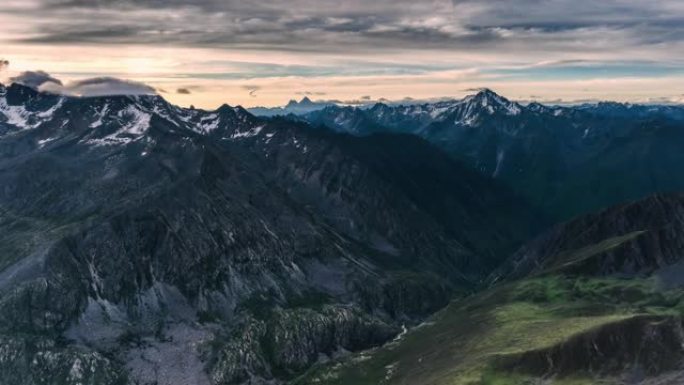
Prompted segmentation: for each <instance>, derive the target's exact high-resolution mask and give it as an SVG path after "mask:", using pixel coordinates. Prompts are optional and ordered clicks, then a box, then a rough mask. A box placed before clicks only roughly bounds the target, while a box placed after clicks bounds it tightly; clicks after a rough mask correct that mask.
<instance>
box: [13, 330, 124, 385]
mask: <svg viewBox="0 0 684 385" xmlns="http://www.w3.org/2000/svg"><path fill="white" fill-rule="evenodd" d="M126 383H127V377H126V375H125V372H124V371H123V368H122V367H121V366H120V365H119V364H118V363H116V362H113V361H112V360H110V359H108V358H106V357H104V356H102V355H101V354H98V353H93V352H87V351H82V350H79V349H75V348H69V347H65V346H63V345H62V346H61V345H59V344H57V343H56V342H54V341H53V340H50V339H42V338H39V337H31V336H25V335H23V336H22V335H15V336H12V337H9V336H2V335H0V384H2V385H101V384H108V385H124V384H126Z"/></svg>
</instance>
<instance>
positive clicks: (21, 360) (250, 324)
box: [0, 84, 541, 385]
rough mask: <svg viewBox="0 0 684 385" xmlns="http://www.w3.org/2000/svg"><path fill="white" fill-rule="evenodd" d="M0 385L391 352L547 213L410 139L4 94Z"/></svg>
mask: <svg viewBox="0 0 684 385" xmlns="http://www.w3.org/2000/svg"><path fill="white" fill-rule="evenodd" d="M0 186H2V187H1V188H0V341H1V342H0V383H1V384H12V385H24V384H25V385H29V384H31V385H33V384H51V385H58V384H59V385H61V384H65V385H66V384H69V385H72V384H73V385H76V384H93V385H95V384H97V385H101V384H190V383H192V384H197V385H203V384H222V385H223V384H242V383H250V384H258V383H282V382H285V381H288V380H291V379H293V378H295V377H296V376H298V375H299V374H301V373H302V372H303V371H305V370H306V369H307V368H308V367H310V366H311V365H312V364H314V363H316V362H320V361H321V360H326V359H331V358H335V357H338V356H341V355H345V354H347V353H348V352H349V351H358V350H362V349H367V348H370V347H373V346H377V345H379V344H381V343H383V342H386V341H389V340H391V339H392V338H394V337H395V336H396V335H397V334H398V333H399V332H400V331H401V327H402V325H412V324H415V323H417V322H420V320H422V319H423V318H424V317H426V316H427V315H429V314H431V313H432V312H434V311H435V310H437V309H439V308H441V307H442V306H444V305H445V304H446V303H447V302H448V300H449V298H450V297H451V295H453V294H454V293H458V292H462V291H467V290H470V289H471V288H472V287H473V286H474V285H476V284H477V283H478V282H479V281H481V280H482V279H483V278H484V277H485V276H486V275H487V274H489V273H490V272H491V271H492V270H493V268H494V267H495V266H498V265H499V264H500V262H501V261H502V257H503V256H505V255H506V254H507V253H508V252H510V251H512V250H513V248H514V247H515V246H516V245H517V244H519V243H521V242H522V241H523V240H524V239H526V238H528V237H529V236H530V235H531V234H533V233H534V232H535V231H536V230H537V229H538V228H539V226H540V222H541V221H540V216H539V215H538V213H537V212H535V210H533V209H532V208H530V207H529V206H528V205H526V204H525V203H524V201H523V200H521V199H519V198H518V197H517V196H516V195H515V194H514V193H512V192H511V191H509V190H508V189H507V188H505V187H503V186H501V185H500V184H499V183H498V182H496V181H492V180H490V179H488V178H483V177H482V176H481V175H480V174H479V173H477V172H473V171H471V170H470V169H468V168H467V167H465V166H463V165H462V164H460V163H458V162H457V161H454V160H452V159H450V158H449V157H448V156H446V155H444V154H442V153H441V152H440V151H438V150H435V149H434V148H433V147H432V146H431V145H429V144H427V143H426V142H424V141H423V140H421V139H419V138H416V137H415V136H410V135H398V136H397V135H386V136H371V137H364V138H354V137H350V136H347V135H340V134H333V133H330V132H322V131H320V130H315V129H312V128H311V127H309V126H308V125H306V124H302V123H293V122H291V121H287V120H262V119H259V118H256V117H254V116H253V115H251V114H249V113H248V112H247V111H245V110H244V109H242V108H240V107H236V108H233V107H229V106H222V107H221V108H219V109H217V110H216V111H202V110H195V109H182V108H179V107H176V106H173V105H170V104H168V103H167V102H166V101H164V100H163V99H161V98H160V97H156V96H139V97H123V96H120V97H119V96H117V97H101V98H88V99H80V98H68V97H62V96H57V95H51V94H43V93H38V92H36V91H34V90H32V89H30V88H27V87H24V86H21V85H18V84H14V85H12V86H9V87H5V86H0Z"/></svg>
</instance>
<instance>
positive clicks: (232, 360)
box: [208, 306, 400, 385]
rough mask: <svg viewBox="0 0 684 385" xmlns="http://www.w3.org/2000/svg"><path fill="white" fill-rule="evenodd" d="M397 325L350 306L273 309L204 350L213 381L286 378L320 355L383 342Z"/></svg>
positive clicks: (327, 356)
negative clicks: (208, 359)
mask: <svg viewBox="0 0 684 385" xmlns="http://www.w3.org/2000/svg"><path fill="white" fill-rule="evenodd" d="M399 331H400V329H398V328H397V327H396V326H390V325H388V324H386V323H385V322H383V321H380V320H379V319H376V318H374V317H372V316H368V315H366V314H364V313H363V312H361V311H359V309H355V308H353V307H341V306H324V307H323V308H321V309H319V310H315V309H306V308H302V309H285V310H276V311H273V312H272V313H271V314H270V315H269V316H268V318H267V319H265V320H258V319H254V318H250V319H249V320H247V321H246V322H245V324H244V326H243V327H242V328H240V329H238V331H237V332H236V333H234V334H233V335H232V336H231V337H230V338H229V339H228V341H226V342H222V341H214V343H213V345H214V346H215V347H217V348H218V349H216V350H215V351H211V352H209V353H208V354H209V355H210V356H211V357H212V358H211V359H210V362H211V364H210V367H211V375H212V379H213V381H214V383H216V384H220V385H228V384H235V383H241V382H245V381H248V380H254V378H253V377H254V376H258V377H259V378H260V379H261V381H267V380H269V379H277V380H281V381H282V380H287V379H291V378H292V377H294V376H295V375H297V374H300V373H302V372H303V371H304V370H306V369H307V368H308V367H310V366H311V365H313V364H314V363H316V362H318V361H319V360H321V359H331V358H333V357H335V356H336V355H339V354H344V353H345V352H350V351H358V350H362V349H367V348H370V347H373V346H376V345H379V344H382V343H384V342H386V341H388V340H389V339H391V338H392V337H394V336H395V335H396V334H397V333H399Z"/></svg>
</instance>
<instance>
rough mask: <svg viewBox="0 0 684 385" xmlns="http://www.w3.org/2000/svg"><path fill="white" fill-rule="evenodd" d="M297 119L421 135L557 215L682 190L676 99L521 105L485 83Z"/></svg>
mask: <svg viewBox="0 0 684 385" xmlns="http://www.w3.org/2000/svg"><path fill="white" fill-rule="evenodd" d="M303 118H304V119H306V120H307V121H309V122H311V123H312V124H313V125H314V126H324V127H327V128H329V129H332V130H334V131H339V132H347V133H352V134H355V135H368V134H371V133H377V132H400V133H409V134H412V135H417V136H420V137H422V138H424V139H426V140H428V141H429V142H431V143H433V144H435V145H437V146H439V147H441V148H442V149H443V150H445V151H446V152H447V153H449V154H450V155H451V156H452V157H454V158H455V159H458V160H460V161H463V162H465V163H466V164H469V165H470V166H471V167H473V168H475V169H477V170H479V171H480V172H481V173H483V174H485V175H487V176H491V177H494V178H496V179H498V180H500V181H502V182H504V183H506V184H508V185H509V186H511V187H512V188H513V189H514V190H515V191H516V192H518V193H520V194H522V195H523V196H524V197H526V198H527V199H528V200H530V201H531V202H533V203H534V204H536V205H537V206H539V207H542V208H543V209H545V210H546V211H547V212H549V213H550V214H552V215H553V216H554V217H555V218H559V219H563V220H567V219H569V218H571V217H573V216H576V215H579V214H584V213H588V212H592V211H595V210H599V209H601V208H605V207H608V206H610V205H614V204H617V203H620V202H623V201H628V200H632V199H639V198H642V197H645V196H647V195H650V194H653V193H657V192H676V191H680V190H682V189H684V178H682V177H680V175H681V173H679V172H678V170H679V165H680V164H681V163H682V161H684V159H683V158H682V152H681V151H680V150H679V147H678V143H682V141H683V140H684V108H682V107H680V106H639V105H630V104H620V103H599V104H595V105H582V106H576V107H557V106H553V107H552V106H544V105H541V104H539V103H532V104H529V105H525V106H523V105H521V104H518V103H515V102H512V101H510V100H507V99H506V98H504V97H502V96H500V95H497V94H496V93H494V92H492V91H491V90H483V91H481V92H479V93H478V94H476V95H472V96H469V97H466V98H465V99H463V100H456V101H450V102H449V101H447V102H440V103H435V104H423V105H410V106H390V105H385V104H377V105H375V106H373V107H372V108H353V107H340V106H329V107H326V108H324V109H321V110H319V111H315V112H311V113H309V114H306V115H304V117H303Z"/></svg>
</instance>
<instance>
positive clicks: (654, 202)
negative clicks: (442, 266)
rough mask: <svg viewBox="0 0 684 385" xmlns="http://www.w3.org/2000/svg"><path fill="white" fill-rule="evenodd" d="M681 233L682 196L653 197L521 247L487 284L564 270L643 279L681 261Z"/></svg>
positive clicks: (572, 223) (575, 222) (560, 227)
mask: <svg viewBox="0 0 684 385" xmlns="http://www.w3.org/2000/svg"><path fill="white" fill-rule="evenodd" d="M682 233H684V195H682V194H668V195H654V196H652V197H649V198H646V199H644V200H640V201H636V202H632V203H628V204H625V205H620V206H617V207H613V208H610V209H607V210H604V211H600V212H598V213H595V214H590V215H586V216H582V217H579V218H577V219H574V220H572V221H569V222H567V223H564V224H561V225H558V226H556V227H554V228H553V229H551V230H550V231H548V232H547V233H545V234H544V235H542V236H540V237H539V238H537V239H536V240H534V241H532V242H530V243H528V244H526V245H525V246H523V247H522V248H521V249H520V250H519V251H518V252H516V253H515V254H514V255H513V256H512V257H511V258H510V259H509V260H508V261H507V262H506V263H505V264H504V265H503V266H502V267H501V268H499V269H498V270H497V271H496V272H495V273H494V274H492V276H491V280H493V281H497V280H500V279H507V280H514V279H519V278H522V277H525V276H527V275H529V274H532V273H538V272H542V271H544V270H546V269H549V268H554V267H556V268H557V267H560V266H564V265H565V267H564V269H565V270H566V271H572V272H574V273H575V274H583V275H611V274H619V275H628V276H634V275H649V274H651V273H653V272H655V271H657V270H659V269H662V268H666V267H668V266H672V265H674V264H676V263H677V262H679V261H681V259H682V257H683V256H684V238H682V237H681V234H682ZM580 259H581V260H580ZM570 265H572V266H571V267H570Z"/></svg>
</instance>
